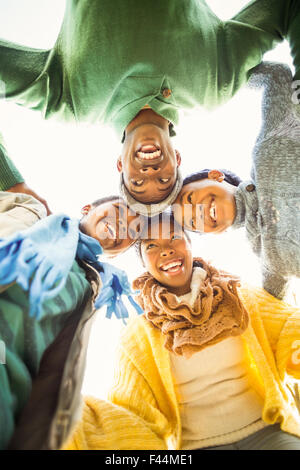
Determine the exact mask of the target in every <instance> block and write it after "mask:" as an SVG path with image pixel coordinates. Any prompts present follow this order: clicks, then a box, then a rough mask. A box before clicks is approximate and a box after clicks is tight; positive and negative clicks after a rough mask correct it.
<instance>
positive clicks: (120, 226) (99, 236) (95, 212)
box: [80, 199, 142, 257]
mask: <svg viewBox="0 0 300 470" xmlns="http://www.w3.org/2000/svg"><path fill="white" fill-rule="evenodd" d="M82 212H83V214H84V218H83V219H82V221H81V224H80V228H81V230H82V231H83V232H84V233H86V234H87V235H89V236H90V237H93V238H95V239H96V240H98V241H99V243H100V244H101V246H102V248H103V252H104V254H105V255H107V256H109V257H113V256H116V255H118V254H121V253H123V252H124V251H126V250H127V249H128V248H129V247H130V246H131V245H133V243H134V242H135V240H136V238H137V234H138V232H139V230H140V226H141V223H142V218H141V217H140V216H138V215H137V214H135V213H134V212H132V211H131V210H130V209H129V208H128V207H127V206H126V204H125V203H124V202H123V201H122V200H121V199H119V200H114V201H109V202H105V203H103V204H100V205H98V206H96V207H93V205H91V204H88V205H86V206H84V208H83V209H82Z"/></svg>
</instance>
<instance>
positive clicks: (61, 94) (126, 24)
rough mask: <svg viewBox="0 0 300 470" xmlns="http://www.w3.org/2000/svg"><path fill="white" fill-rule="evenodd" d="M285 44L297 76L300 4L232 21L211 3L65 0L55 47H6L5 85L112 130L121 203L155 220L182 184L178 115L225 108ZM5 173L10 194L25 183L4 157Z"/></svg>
mask: <svg viewBox="0 0 300 470" xmlns="http://www.w3.org/2000/svg"><path fill="white" fill-rule="evenodd" d="M283 38H287V39H288V40H289V42H290V46H291V51H292V55H293V58H294V62H295V67H296V77H299V75H300V70H299V67H300V59H299V47H298V46H299V44H300V2H299V0H259V1H258V0H255V1H252V2H250V3H249V5H248V6H247V7H245V8H244V9H243V10H242V11H241V12H240V13H239V14H237V15H236V16H235V17H234V18H233V19H232V20H230V21H225V22H223V21H221V20H219V19H218V18H217V17H216V15H215V14H214V13H213V12H212V11H211V10H210V8H209V7H208V6H207V5H206V3H205V1H204V0H187V1H182V0H164V1H159V0H144V1H143V2H141V1H139V0H113V1H112V0H68V1H67V6H66V12H65V18H64V21H63V24H62V28H61V31H60V34H59V37H58V39H57V41H56V44H55V46H54V48H53V49H52V50H50V51H45V50H34V49H30V48H24V47H21V46H17V45H14V44H11V43H7V42H3V41H2V42H0V80H2V81H3V82H4V83H5V89H6V98H7V99H12V100H14V101H15V102H16V103H18V104H21V105H24V106H28V107H30V108H32V109H37V110H40V111H41V112H42V114H43V116H44V117H45V118H49V117H51V116H55V117H57V118H63V119H65V120H68V121H70V120H74V121H88V122H93V123H97V122H99V123H104V124H108V125H111V126H113V127H114V129H115V130H116V132H117V135H118V136H119V138H120V140H122V142H123V149H122V154H121V157H120V158H119V159H118V169H119V171H120V172H121V189H122V193H123V197H125V198H126V199H127V203H129V204H130V205H131V206H132V205H134V206H135V207H134V208H135V209H136V211H137V212H140V213H144V214H149V212H151V215H154V214H155V213H157V212H161V211H162V210H163V209H164V208H165V206H167V205H169V204H170V203H171V202H172V201H173V200H174V198H175V197H176V195H177V194H178V191H179V190H180V186H181V178H180V174H179V172H178V166H179V164H180V155H179V153H178V152H176V151H175V150H174V148H173V146H172V143H171V141H170V136H172V135H174V125H176V124H177V123H178V111H179V109H184V108H194V107H196V106H204V107H206V108H213V107H215V106H217V105H220V104H222V103H224V102H226V101H227V100H228V99H230V98H231V97H232V96H233V95H234V94H235V92H236V91H237V90H238V89H239V88H240V87H241V86H242V85H243V84H244V83H245V82H246V81H247V78H248V76H249V71H250V70H251V69H252V68H253V67H254V66H256V65H257V64H258V63H259V62H260V61H261V58H262V56H263V54H264V53H265V52H266V51H267V50H269V49H271V48H272V47H274V46H275V45H276V43H278V42H279V41H280V40H282V39H283ZM0 175H1V177H0V179H1V183H2V185H3V183H4V185H5V186H6V188H7V189H8V188H11V187H13V186H14V185H15V184H17V183H20V182H22V179H21V178H20V176H18V175H16V173H15V171H14V169H13V167H12V165H8V164H7V162H6V161H5V158H4V159H3V156H2V158H0ZM12 190H13V189H12ZM161 201H163V204H161Z"/></svg>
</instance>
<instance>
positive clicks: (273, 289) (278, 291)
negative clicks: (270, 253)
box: [262, 266, 288, 300]
mask: <svg viewBox="0 0 300 470" xmlns="http://www.w3.org/2000/svg"><path fill="white" fill-rule="evenodd" d="M262 276H263V288H264V289H265V290H266V291H267V292H269V293H270V294H271V295H273V296H274V297H277V299H280V300H282V299H283V298H284V297H285V295H286V293H287V287H288V279H287V278H285V277H284V276H282V275H280V274H277V273H276V274H275V273H272V272H270V271H269V270H268V269H267V268H266V267H264V266H263V268H262Z"/></svg>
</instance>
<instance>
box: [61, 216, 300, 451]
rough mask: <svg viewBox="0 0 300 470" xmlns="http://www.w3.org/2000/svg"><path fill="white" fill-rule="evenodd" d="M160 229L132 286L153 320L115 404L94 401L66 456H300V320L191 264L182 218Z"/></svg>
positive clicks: (147, 244)
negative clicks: (227, 452)
mask: <svg viewBox="0 0 300 470" xmlns="http://www.w3.org/2000/svg"><path fill="white" fill-rule="evenodd" d="M152 221H153V219H152ZM156 222H157V226H158V230H157V231H156V234H155V236H154V235H153V234H152V235H150V232H148V235H147V236H146V238H145V239H143V240H141V243H140V245H139V247H140V254H141V257H142V260H143V263H144V264H145V266H146V268H147V271H148V272H147V273H146V274H144V275H143V276H140V277H139V278H138V279H137V280H136V281H135V282H134V285H135V287H137V288H139V289H140V295H139V298H138V301H139V303H140V305H141V306H142V307H143V309H144V312H145V313H144V315H143V317H140V318H138V319H134V320H132V321H131V323H130V324H129V325H128V326H127V328H126V329H125V331H124V334H123V336H122V339H121V343H120V353H119V363H118V368H117V371H116V379H115V384H114V387H113V389H112V391H111V393H110V396H109V401H108V402H104V401H102V400H97V399H94V398H86V400H85V407H84V410H83V416H82V420H81V422H80V423H79V425H78V427H77V429H76V431H75V434H74V435H73V437H72V439H71V441H70V442H69V443H68V445H67V448H68V449H115V450H116V449H120V450H121V449H128V450H133V449H148V450H150V449H152V450H153V449H207V448H209V449H214V448H216V449H251V450H254V449H256V450H258V449H259V450H267V449H268V450H271V449H272V450H300V439H299V436H300V415H299V409H298V408H297V396H295V393H294V392H293V387H292V383H293V381H292V379H296V382H297V380H299V379H300V341H299V340H300V311H299V310H298V309H296V308H293V307H291V306H289V305H287V304H285V303H283V302H282V301H280V300H278V299H275V298H274V297H272V296H271V295H270V294H268V293H267V292H266V291H264V290H263V289H259V288H250V287H240V286H239V282H238V279H237V278H236V277H234V276H232V275H230V274H228V273H224V272H222V271H218V270H216V269H215V268H213V267H212V266H210V265H209V264H208V263H206V262H204V261H203V260H201V259H199V258H196V259H194V260H193V258H192V254H191V246H190V242H189V240H188V239H187V238H186V236H185V235H182V233H180V229H179V228H178V227H177V226H176V225H175V224H174V222H173V220H171V223H170V220H169V221H168V220H166V219H165V218H163V217H162V216H159V218H157V219H156ZM152 227H153V226H152ZM295 390H297V388H296V387H295ZM295 398H296V399H295ZM298 398H299V397H298Z"/></svg>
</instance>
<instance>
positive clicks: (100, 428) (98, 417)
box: [62, 397, 167, 450]
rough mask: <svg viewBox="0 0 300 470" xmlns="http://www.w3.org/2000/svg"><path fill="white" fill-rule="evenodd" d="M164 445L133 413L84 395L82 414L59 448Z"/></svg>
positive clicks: (159, 446)
mask: <svg viewBox="0 0 300 470" xmlns="http://www.w3.org/2000/svg"><path fill="white" fill-rule="evenodd" d="M164 449H167V447H166V446H165V444H164V441H163V440H162V439H160V438H159V436H157V435H156V434H155V432H153V431H152V430H151V429H150V428H149V427H148V425H147V423H145V421H144V420H143V419H141V418H140V417H139V416H138V415H136V414H135V413H132V412H131V411H129V410H128V409H126V408H122V407H120V406H116V405H114V404H113V403H110V402H107V401H104V400H99V399H97V398H92V397H86V398H85V402H84V406H83V412H82V418H81V421H80V423H79V424H78V425H77V427H76V428H75V431H74V433H73V435H72V437H71V438H70V439H69V441H68V442H67V443H66V444H65V445H64V447H63V449H62V450H164Z"/></svg>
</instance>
